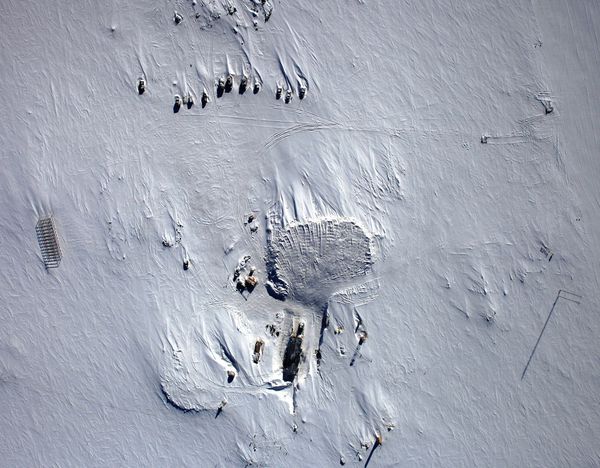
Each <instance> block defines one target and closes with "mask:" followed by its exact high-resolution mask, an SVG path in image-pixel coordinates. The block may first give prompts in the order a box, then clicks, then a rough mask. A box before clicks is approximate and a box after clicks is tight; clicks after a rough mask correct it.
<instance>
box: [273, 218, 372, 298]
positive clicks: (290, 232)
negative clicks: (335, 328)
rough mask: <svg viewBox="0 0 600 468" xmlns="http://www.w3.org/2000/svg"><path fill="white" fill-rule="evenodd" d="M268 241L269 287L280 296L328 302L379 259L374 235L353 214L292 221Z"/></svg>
mask: <svg viewBox="0 0 600 468" xmlns="http://www.w3.org/2000/svg"><path fill="white" fill-rule="evenodd" d="M267 242H268V246H267V271H268V276H269V281H270V284H269V285H268V287H269V288H270V292H271V293H272V295H275V296H276V297H277V298H280V299H283V298H285V297H287V296H290V297H291V298H293V299H296V300H298V301H299V302H304V303H309V304H312V303H318V304H319V305H323V304H324V303H326V302H327V299H328V298H329V297H330V296H331V294H333V293H334V292H336V291H337V290H339V289H340V288H342V287H344V286H348V283H349V282H351V281H352V280H354V279H355V278H357V277H361V276H364V275H366V274H367V273H368V271H369V270H370V268H371V265H372V264H373V252H372V243H371V237H370V235H369V234H368V233H367V232H366V231H365V230H364V229H363V228H362V227H361V226H360V225H359V224H358V223H356V222H355V221H352V220H349V219H344V218H334V219H321V220H313V221H307V222H296V223H292V224H290V225H289V226H288V227H287V228H284V229H276V230H273V231H271V235H270V236H269V238H268V240H267Z"/></svg>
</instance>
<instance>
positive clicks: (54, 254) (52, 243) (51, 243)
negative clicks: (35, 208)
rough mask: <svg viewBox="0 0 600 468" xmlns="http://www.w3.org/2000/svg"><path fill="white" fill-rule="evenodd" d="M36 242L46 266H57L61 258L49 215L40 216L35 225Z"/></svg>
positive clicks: (52, 222) (52, 221)
mask: <svg viewBox="0 0 600 468" xmlns="http://www.w3.org/2000/svg"><path fill="white" fill-rule="evenodd" d="M35 232H36V234H37V239H38V243H39V244H40V250H41V251H42V259H43V260H44V264H45V265H46V268H57V267H58V265H59V264H60V260H61V258H62V253H61V251H60V246H59V245H58V236H57V235H56V229H55V228H54V220H53V219H52V217H51V216H48V217H46V218H41V219H40V220H39V221H38V223H37V225H36V226H35Z"/></svg>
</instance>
